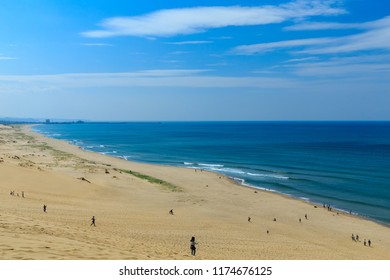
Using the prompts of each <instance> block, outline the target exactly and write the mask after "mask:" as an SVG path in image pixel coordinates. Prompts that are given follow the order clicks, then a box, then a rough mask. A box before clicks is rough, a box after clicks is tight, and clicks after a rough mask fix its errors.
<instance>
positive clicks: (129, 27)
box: [82, 0, 345, 38]
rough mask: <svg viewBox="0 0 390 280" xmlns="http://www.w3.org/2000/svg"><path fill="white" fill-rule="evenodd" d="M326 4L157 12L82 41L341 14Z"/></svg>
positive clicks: (113, 21)
mask: <svg viewBox="0 0 390 280" xmlns="http://www.w3.org/2000/svg"><path fill="white" fill-rule="evenodd" d="M334 2H337V1H329V0H328V1H326V0H322V1H321V0H311V1H309V0H297V1H293V2H290V3H287V4H282V5H279V6H271V5H269V6H257V7H243V6H229V7H223V6H219V7H218V6H216V7H193V8H182V9H170V10H159V11H156V12H153V13H150V14H146V15H141V16H132V17H113V18H107V19H105V20H103V21H102V22H101V23H100V24H99V25H100V26H101V27H102V28H101V29H100V30H92V31H86V32H83V33H82V35H83V36H85V37H93V38H104V37H114V36H141V37H148V36H156V37H164V36H166V37H167V36H175V35H179V34H193V33H199V32H204V31H205V30H207V29H210V28H222V27H227V26H248V25H264V24H272V23H280V22H283V21H286V20H291V19H297V18H305V17H310V16H321V15H338V14H342V13H344V12H345V11H344V10H343V9H341V8H337V7H333V4H334Z"/></svg>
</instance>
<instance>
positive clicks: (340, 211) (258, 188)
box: [21, 124, 390, 229]
mask: <svg viewBox="0 0 390 280" xmlns="http://www.w3.org/2000/svg"><path fill="white" fill-rule="evenodd" d="M34 126H37V125H36V124H34V125H22V126H21V127H27V128H28V130H25V131H24V132H25V133H27V134H29V133H31V135H35V136H36V135H39V136H41V137H43V138H44V139H51V140H56V141H62V142H63V143H66V144H68V145H70V146H73V147H75V148H78V149H80V150H82V151H86V152H89V153H95V154H99V155H102V156H107V157H109V158H115V159H119V160H123V161H125V162H130V163H138V164H144V165H151V166H165V167H175V168H183V169H190V170H195V169H196V170H203V171H205V172H210V173H213V174H216V175H218V176H223V177H225V178H226V179H229V180H230V181H231V182H232V183H233V184H235V185H237V186H238V187H245V188H250V189H253V190H256V191H261V192H267V193H272V194H275V195H280V196H282V197H284V198H287V199H293V200H297V201H300V202H303V203H307V204H309V205H312V206H317V207H323V205H327V204H326V203H324V202H315V201H312V200H311V199H310V198H306V199H305V198H302V197H298V196H294V195H292V194H287V193H283V192H280V191H277V190H273V189H270V188H266V187H261V186H254V185H250V184H246V183H245V180H244V179H242V178H236V177H231V176H228V175H225V174H223V173H219V172H218V171H213V170H207V169H203V168H201V167H200V168H197V167H189V166H179V165H169V164H163V163H149V162H146V161H142V160H139V161H137V160H128V159H125V158H123V157H121V156H114V155H110V154H106V153H101V152H96V151H93V150H88V149H85V148H84V147H82V146H78V145H76V144H74V143H71V141H70V140H62V139H57V138H52V137H49V136H47V135H45V134H43V133H39V132H37V131H34V130H33V129H32V128H33V127H34ZM22 130H23V129H22ZM238 181H243V182H242V183H240V182H238ZM332 209H334V210H335V213H338V215H339V214H342V215H348V216H351V217H355V218H358V219H363V220H367V221H371V222H374V223H377V224H379V225H382V226H385V227H387V228H389V229H390V223H386V222H383V221H380V220H377V219H374V218H371V217H368V216H364V215H363V214H360V213H357V212H352V213H351V212H350V211H349V210H347V209H342V208H333V207H332Z"/></svg>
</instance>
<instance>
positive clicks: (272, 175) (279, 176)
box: [246, 172, 290, 180]
mask: <svg viewBox="0 0 390 280" xmlns="http://www.w3.org/2000/svg"><path fill="white" fill-rule="evenodd" d="M246 174H248V175H250V176H256V177H270V178H276V179H283V180H288V179H290V178H289V177H287V176H282V175H276V174H263V173H250V172H247V173H246Z"/></svg>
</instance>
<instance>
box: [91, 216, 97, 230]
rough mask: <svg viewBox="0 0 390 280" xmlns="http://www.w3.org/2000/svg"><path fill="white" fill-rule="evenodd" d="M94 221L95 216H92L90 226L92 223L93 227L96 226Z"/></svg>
mask: <svg viewBox="0 0 390 280" xmlns="http://www.w3.org/2000/svg"><path fill="white" fill-rule="evenodd" d="M95 221H96V219H95V216H92V219H91V226H92V225H93V226H94V227H96V224H95Z"/></svg>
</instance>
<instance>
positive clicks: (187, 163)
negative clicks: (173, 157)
mask: <svg viewBox="0 0 390 280" xmlns="http://www.w3.org/2000/svg"><path fill="white" fill-rule="evenodd" d="M183 164H184V165H194V164H193V163H192V162H183Z"/></svg>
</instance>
